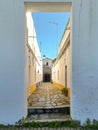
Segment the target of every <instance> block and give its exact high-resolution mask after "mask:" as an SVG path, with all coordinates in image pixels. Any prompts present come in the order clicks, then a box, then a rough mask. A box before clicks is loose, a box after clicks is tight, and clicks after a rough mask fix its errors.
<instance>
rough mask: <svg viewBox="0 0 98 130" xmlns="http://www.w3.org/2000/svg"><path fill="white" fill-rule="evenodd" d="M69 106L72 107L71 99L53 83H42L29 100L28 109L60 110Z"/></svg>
mask: <svg viewBox="0 0 98 130" xmlns="http://www.w3.org/2000/svg"><path fill="white" fill-rule="evenodd" d="M67 105H68V106H69V105H70V100H69V98H68V97H66V96H64V95H63V94H62V92H61V91H60V90H59V89H58V88H57V87H55V86H54V85H53V84H51V83H42V84H41V86H40V87H39V88H37V89H36V91H35V92H34V93H33V94H32V95H31V96H30V97H29V98H28V107H32V108H56V107H58V108H59V107H65V106H67Z"/></svg>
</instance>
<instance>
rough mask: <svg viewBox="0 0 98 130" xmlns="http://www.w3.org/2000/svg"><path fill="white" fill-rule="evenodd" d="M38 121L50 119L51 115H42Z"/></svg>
mask: <svg viewBox="0 0 98 130" xmlns="http://www.w3.org/2000/svg"><path fill="white" fill-rule="evenodd" d="M38 119H41V120H43V119H49V115H48V114H40V115H39V118H38Z"/></svg>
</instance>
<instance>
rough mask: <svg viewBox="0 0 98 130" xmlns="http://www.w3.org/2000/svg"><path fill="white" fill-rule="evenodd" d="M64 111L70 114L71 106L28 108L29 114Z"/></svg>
mask: <svg viewBox="0 0 98 130" xmlns="http://www.w3.org/2000/svg"><path fill="white" fill-rule="evenodd" d="M48 113H64V114H65V115H70V106H65V107H56V108H30V107H29V108H28V116H29V115H33V114H48Z"/></svg>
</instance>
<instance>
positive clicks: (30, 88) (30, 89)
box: [28, 84, 36, 96]
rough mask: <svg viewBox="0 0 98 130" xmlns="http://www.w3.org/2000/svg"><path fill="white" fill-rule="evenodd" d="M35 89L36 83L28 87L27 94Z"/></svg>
mask: <svg viewBox="0 0 98 130" xmlns="http://www.w3.org/2000/svg"><path fill="white" fill-rule="evenodd" d="M35 90H36V84H34V85H32V86H31V87H29V89H28V96H30V95H31V94H32V93H33V92H34V91H35Z"/></svg>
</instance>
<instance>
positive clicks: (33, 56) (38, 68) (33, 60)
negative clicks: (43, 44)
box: [26, 12, 43, 96]
mask: <svg viewBox="0 0 98 130" xmlns="http://www.w3.org/2000/svg"><path fill="white" fill-rule="evenodd" d="M26 18H27V33H28V35H27V37H28V42H27V46H26V56H27V58H26V59H27V63H26V66H27V87H28V95H27V96H30V95H31V94H32V93H33V91H35V90H36V87H38V86H39V85H40V84H41V82H42V69H43V68H42V58H41V57H42V56H41V52H40V49H39V47H38V42H37V35H36V31H35V26H34V21H33V17H32V14H31V12H27V13H26Z"/></svg>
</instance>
